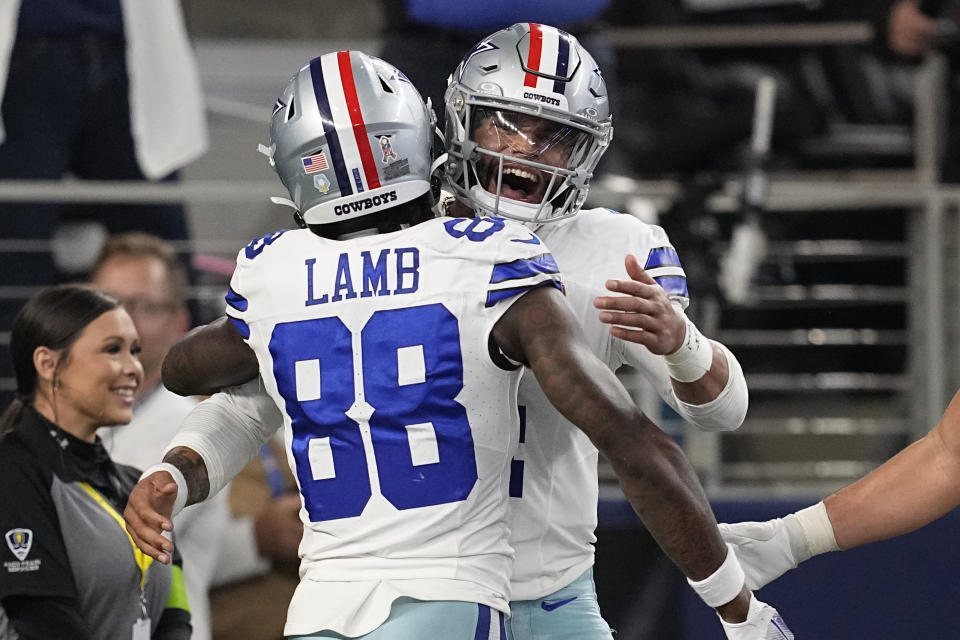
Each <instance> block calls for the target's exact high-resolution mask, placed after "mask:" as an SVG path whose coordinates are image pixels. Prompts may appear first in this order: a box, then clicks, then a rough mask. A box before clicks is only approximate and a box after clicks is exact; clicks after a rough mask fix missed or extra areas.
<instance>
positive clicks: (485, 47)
mask: <svg viewBox="0 0 960 640" xmlns="http://www.w3.org/2000/svg"><path fill="white" fill-rule="evenodd" d="M499 48H500V47H498V46H497V45H495V44H493V43H492V42H490V41H489V40H484V41H483V42H481V43H479V44H478V45H477V46H475V47H474V48H473V49H470V51H469V52H467V55H465V56H463V60H461V61H460V66H459V67H457V82H459V81H460V80H461V79H462V78H463V70H464V69H465V68H466V67H467V63H468V62H470V58H472V57H473V56H475V55H477V54H478V53H484V52H485V51H493V50H494V49H499Z"/></svg>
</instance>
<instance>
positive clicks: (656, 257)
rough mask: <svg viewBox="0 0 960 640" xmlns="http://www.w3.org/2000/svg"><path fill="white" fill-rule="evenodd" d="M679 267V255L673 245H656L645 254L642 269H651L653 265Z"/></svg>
mask: <svg viewBox="0 0 960 640" xmlns="http://www.w3.org/2000/svg"><path fill="white" fill-rule="evenodd" d="M667 266H673V267H680V266H682V265H681V264H680V256H678V255H677V250H676V249H674V248H673V247H658V248H656V249H651V250H650V253H649V254H648V255H647V263H646V264H645V265H643V268H644V269H653V268H654V267H667Z"/></svg>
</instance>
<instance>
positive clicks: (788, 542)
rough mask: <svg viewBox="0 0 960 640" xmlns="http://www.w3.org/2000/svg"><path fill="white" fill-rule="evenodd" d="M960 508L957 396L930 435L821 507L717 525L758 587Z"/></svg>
mask: <svg viewBox="0 0 960 640" xmlns="http://www.w3.org/2000/svg"><path fill="white" fill-rule="evenodd" d="M958 505H960V392H958V393H957V395H955V396H954V397H953V400H951V401H950V405H949V406H948V407H947V410H946V412H945V413H944V414H943V417H942V418H941V419H940V422H939V423H937V426H936V427H934V428H933V430H932V431H930V433H928V434H927V435H926V436H924V437H923V438H921V439H920V440H918V441H917V442H915V443H913V444H911V445H910V446H909V447H907V448H906V449H904V450H903V451H901V452H900V453H898V454H897V455H895V456H894V457H893V458H891V459H890V460H888V461H887V462H885V463H884V464H882V465H880V466H879V467H877V468H876V469H874V470H873V471H872V472H870V473H869V474H868V475H866V476H864V477H863V478H861V479H860V480H857V481H856V482H854V483H853V484H851V485H849V486H847V487H845V488H843V489H841V490H839V491H837V492H836V493H834V494H833V495H831V496H829V497H827V498H826V499H825V500H824V501H823V502H822V503H819V504H816V505H813V506H812V507H808V508H806V509H802V510H801V511H798V512H797V513H791V514H790V515H788V516H786V517H784V518H777V519H775V520H770V521H767V522H740V523H736V524H724V525H720V526H721V528H722V530H723V536H724V538H725V539H726V540H727V541H728V542H730V543H732V544H735V545H736V546H737V554H738V555H739V556H740V559H741V562H742V563H743V565H744V570H745V571H746V574H747V584H748V585H749V586H750V587H751V588H759V587H761V586H763V585H765V584H767V583H768V582H770V581H772V580H774V579H776V578H778V577H780V576H781V575H783V574H784V573H785V572H787V571H789V570H790V569H792V568H794V567H796V566H797V565H798V564H799V563H801V562H803V561H804V560H807V559H809V558H811V557H813V556H815V555H819V554H821V553H825V552H827V551H835V550H837V549H849V548H852V547H857V546H860V545H862V544H866V543H868V542H876V541H878V540H885V539H887V538H892V537H894V536H898V535H902V534H904V533H908V532H910V531H914V530H915V529H919V528H920V527H922V526H924V525H926V524H928V523H930V522H932V521H933V520H936V519H937V518H939V517H940V516H942V515H944V514H946V513H947V512H949V511H951V510H952V509H953V508H955V507H956V506H958Z"/></svg>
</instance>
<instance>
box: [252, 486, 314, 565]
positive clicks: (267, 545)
mask: <svg viewBox="0 0 960 640" xmlns="http://www.w3.org/2000/svg"><path fill="white" fill-rule="evenodd" d="M301 506H302V503H301V502H300V495H299V494H296V493H293V494H286V495H282V496H279V497H277V498H274V499H273V500H272V501H271V502H270V504H269V505H268V506H267V508H266V509H264V511H263V513H261V514H260V515H259V516H257V519H256V521H255V522H254V531H255V533H256V536H257V550H258V551H259V552H260V555H262V556H265V557H268V558H272V559H274V560H295V559H296V558H297V557H298V550H299V548H300V540H301V539H302V538H303V522H302V521H301V520H300V507H301Z"/></svg>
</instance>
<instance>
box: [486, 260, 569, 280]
mask: <svg viewBox="0 0 960 640" xmlns="http://www.w3.org/2000/svg"><path fill="white" fill-rule="evenodd" d="M559 272H560V267H558V266H557V261H556V260H554V259H553V256H552V255H551V254H549V253H541V254H540V255H539V256H534V257H533V258H527V259H521V260H513V261H512V262H501V263H500V264H495V265H494V266H493V273H492V274H491V276H490V284H497V283H498V282H504V281H506V280H519V279H520V278H529V277H530V276H535V275H537V274H539V273H559Z"/></svg>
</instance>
